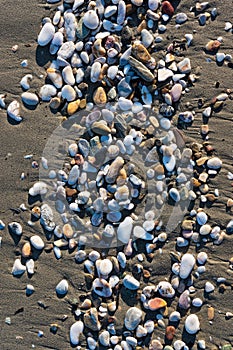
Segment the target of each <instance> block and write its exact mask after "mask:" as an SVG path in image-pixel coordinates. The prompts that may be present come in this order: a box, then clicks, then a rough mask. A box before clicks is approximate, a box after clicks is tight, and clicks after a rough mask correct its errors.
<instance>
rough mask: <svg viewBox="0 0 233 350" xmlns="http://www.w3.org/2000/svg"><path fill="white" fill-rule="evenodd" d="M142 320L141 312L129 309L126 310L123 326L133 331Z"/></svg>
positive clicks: (134, 308)
mask: <svg viewBox="0 0 233 350" xmlns="http://www.w3.org/2000/svg"><path fill="white" fill-rule="evenodd" d="M141 319H142V311H141V310H140V309H138V308H137V307H131V308H129V309H128V310H127V312H126V315H125V320H124V324H125V327H126V328H127V329H128V330H130V331H133V330H135V329H136V328H137V326H138V325H139V323H140V322H141Z"/></svg>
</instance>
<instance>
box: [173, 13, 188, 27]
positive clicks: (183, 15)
mask: <svg viewBox="0 0 233 350" xmlns="http://www.w3.org/2000/svg"><path fill="white" fill-rule="evenodd" d="M187 19H188V16H187V15H186V13H183V12H180V13H178V14H177V15H176V23H177V24H182V23H184V22H186V21H187Z"/></svg>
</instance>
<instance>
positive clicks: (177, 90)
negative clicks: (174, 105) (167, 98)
mask: <svg viewBox="0 0 233 350" xmlns="http://www.w3.org/2000/svg"><path fill="white" fill-rule="evenodd" d="M181 94H182V85H181V84H179V83H177V84H175V85H173V87H172V89H171V91H170V95H171V98H172V101H173V102H177V101H179V99H180V97H181Z"/></svg>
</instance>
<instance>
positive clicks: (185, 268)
mask: <svg viewBox="0 0 233 350" xmlns="http://www.w3.org/2000/svg"><path fill="white" fill-rule="evenodd" d="M195 262H196V261H195V258H194V256H193V255H192V254H189V253H186V254H184V255H183V256H182V258H181V263H180V273H179V274H180V277H181V278H183V279H185V278H187V277H188V276H189V275H190V273H191V272H192V269H193V267H194V265H195Z"/></svg>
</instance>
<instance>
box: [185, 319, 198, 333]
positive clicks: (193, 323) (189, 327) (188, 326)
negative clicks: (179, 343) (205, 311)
mask: <svg viewBox="0 0 233 350" xmlns="http://www.w3.org/2000/svg"><path fill="white" fill-rule="evenodd" d="M184 326H185V330H186V331H187V332H188V333H189V334H196V333H197V332H198V331H199V330H200V322H199V319H198V317H197V315H195V314H191V315H189V316H188V317H187V318H186V320H185V324H184Z"/></svg>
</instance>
